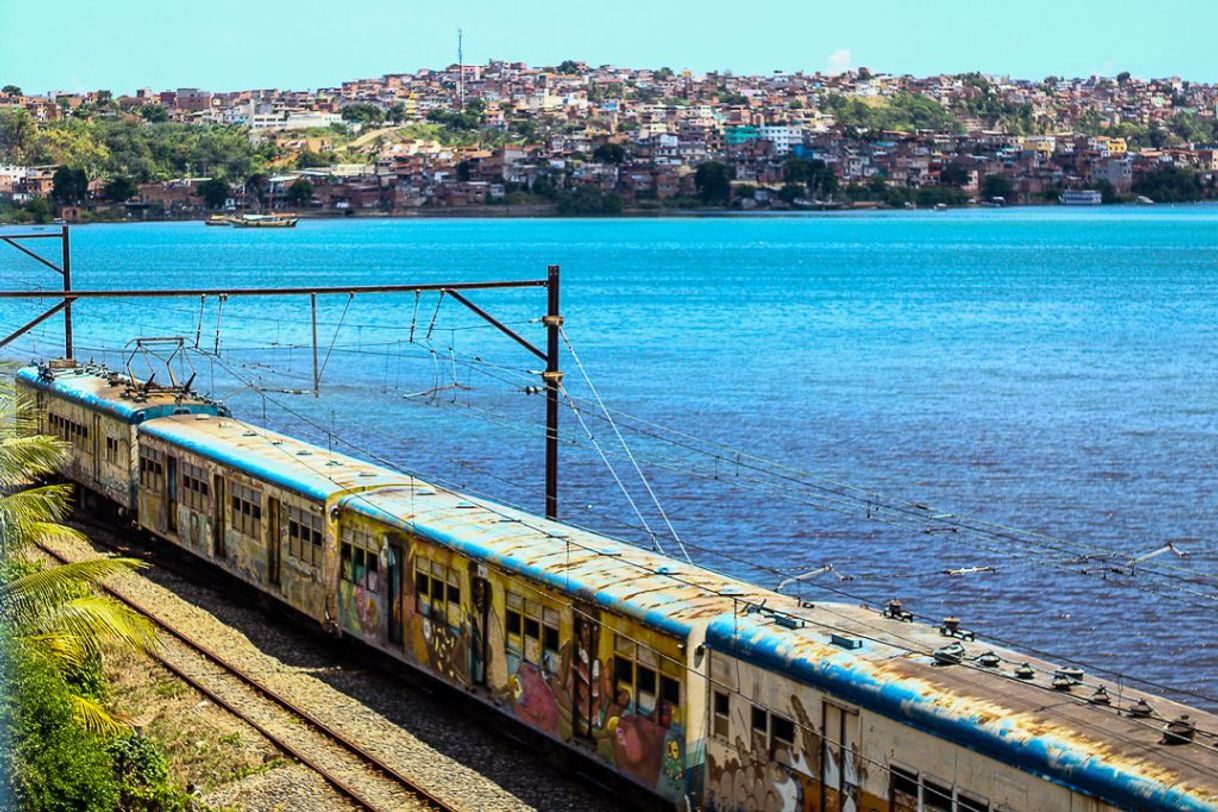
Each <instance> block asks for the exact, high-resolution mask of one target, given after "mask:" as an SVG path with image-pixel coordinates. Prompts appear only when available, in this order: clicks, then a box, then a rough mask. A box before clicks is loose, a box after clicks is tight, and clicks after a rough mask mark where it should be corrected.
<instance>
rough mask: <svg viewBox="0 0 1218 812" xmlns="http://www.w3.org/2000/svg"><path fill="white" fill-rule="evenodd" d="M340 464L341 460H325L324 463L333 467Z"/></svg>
mask: <svg viewBox="0 0 1218 812" xmlns="http://www.w3.org/2000/svg"><path fill="white" fill-rule="evenodd" d="M342 464H343V461H342V460H326V465H329V466H330V467H331V468H335V467H337V466H339V465H342Z"/></svg>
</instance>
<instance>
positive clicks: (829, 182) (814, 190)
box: [783, 158, 838, 200]
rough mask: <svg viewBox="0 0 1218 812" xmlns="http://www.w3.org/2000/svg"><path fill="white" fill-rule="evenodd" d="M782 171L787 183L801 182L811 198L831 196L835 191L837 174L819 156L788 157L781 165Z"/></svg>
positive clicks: (817, 198)
mask: <svg viewBox="0 0 1218 812" xmlns="http://www.w3.org/2000/svg"><path fill="white" fill-rule="evenodd" d="M783 172H784V175H785V176H786V180H787V182H788V183H795V184H803V185H804V186H805V187H807V189H808V193H809V194H811V195H812V197H813V199H816V200H820V199H822V198H824V197H832V196H833V195H834V194H836V193H837V187H838V182H837V175H835V174H834V172H833V170H832V169H831V168H829V165H828V164H826V163H825V162H824V161H822V160H821V159H819V158H813V159H812V160H810V161H809V160H805V159H803V158H788V159H787V162H786V164H785V165H784V166H783Z"/></svg>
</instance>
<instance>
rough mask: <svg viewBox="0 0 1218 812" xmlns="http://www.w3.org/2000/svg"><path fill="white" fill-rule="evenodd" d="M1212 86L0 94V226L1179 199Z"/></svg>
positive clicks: (573, 71) (521, 68) (350, 85)
mask: <svg viewBox="0 0 1218 812" xmlns="http://www.w3.org/2000/svg"><path fill="white" fill-rule="evenodd" d="M1216 111H1218V86H1216V85H1210V84H1201V83H1196V82H1189V81H1186V80H1182V79H1180V78H1178V77H1171V78H1160V79H1141V78H1137V77H1134V76H1131V75H1129V74H1128V73H1126V72H1122V73H1120V74H1118V75H1117V76H1115V77H1111V78H1110V77H1101V76H1092V77H1089V78H1085V79H1080V78H1074V79H1067V78H1061V77H1054V76H1048V77H1045V78H1044V79H1041V80H1030V79H1012V78H1008V77H1000V76H990V75H985V74H980V73H970V74H961V75H940V76H929V77H923V78H917V77H913V76H908V75H905V76H899V75H890V74H884V73H877V72H872V71H870V70H868V69H866V68H859V69H855V70H850V71H846V72H844V73H840V74H836V75H825V74H821V73H804V72H796V73H775V74H773V75H768V76H737V75H733V74H732V73H729V72H722V73H720V72H710V73H705V74H694V73H691V72H689V71H680V72H678V71H674V70H671V69H669V68H660V69H654V70H653V69H633V68H621V67H614V66H608V65H603V66H599V67H593V66H590V65H587V64H585V63H583V62H578V61H566V62H563V63H562V64H560V65H557V66H553V67H530V66H528V65H526V64H524V63H520V62H505V61H491V62H489V63H488V64H486V65H455V64H454V65H450V66H448V67H447V68H444V69H442V70H430V69H422V70H418V71H416V72H414V73H396V74H389V75H385V76H382V77H380V78H375V79H359V80H354V81H349V82H344V83H343V84H342V85H340V86H338V87H327V88H318V89H316V90H311V91H293V90H280V89H275V88H270V89H260V90H244V91H237V92H211V91H207V90H202V89H198V88H178V89H177V90H170V91H154V90H151V89H143V90H139V91H137V92H136V93H134V94H133V95H119V96H116V95H114V94H113V93H111V92H109V91H106V90H96V91H92V92H85V93H70V92H48V93H45V94H43V95H36V94H29V93H26V92H24V91H23V90H22V89H21V88H19V87H15V86H13V85H7V86H5V87H4V88H3V90H2V91H0V219H9V220H12V219H46V218H48V217H51V216H62V217H65V218H66V219H68V220H70V221H81V220H89V219H107V218H132V217H135V218H141V217H142V218H153V217H192V216H199V215H201V214H204V213H206V212H207V211H215V210H238V209H239V210H253V211H261V210H268V211H275V210H284V209H292V210H295V211H299V212H304V213H318V214H323V213H325V214H353V213H370V214H371V213H377V214H407V213H412V212H413V213H424V212H435V213H442V212H445V211H453V212H456V211H460V212H462V213H479V212H484V213H507V212H513V211H519V212H522V213H536V214H542V213H552V212H557V213H561V214H613V213H618V212H620V211H623V210H628V211H637V212H644V211H664V210H680V209H701V208H730V209H740V210H753V209H790V208H827V207H842V206H893V207H902V206H903V207H911V206H943V205H962V204H967V203H987V204H991V205H993V204H1014V203H1046V202H1057V200H1058V199H1059V196H1060V195H1061V193H1062V192H1063V191H1065V190H1070V189H1088V190H1095V191H1097V192H1099V193H1100V195H1101V196H1102V199H1103V201H1104V202H1116V201H1123V200H1126V201H1127V200H1133V199H1135V196H1136V197H1137V199H1139V200H1140V201H1141V202H1150V201H1155V202H1176V201H1189V200H1199V199H1202V198H1205V197H1209V196H1212V195H1214V194H1215V193H1216V189H1218V186H1216V184H1215V173H1216V172H1218V146H1216V144H1218V118H1216Z"/></svg>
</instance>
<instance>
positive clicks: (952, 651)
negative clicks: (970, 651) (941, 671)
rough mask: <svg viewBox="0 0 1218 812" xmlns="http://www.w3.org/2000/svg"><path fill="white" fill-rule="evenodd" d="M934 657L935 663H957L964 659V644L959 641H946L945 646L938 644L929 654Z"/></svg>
mask: <svg viewBox="0 0 1218 812" xmlns="http://www.w3.org/2000/svg"><path fill="white" fill-rule="evenodd" d="M931 656H933V657H934V658H935V665H959V664H960V662H961V661H962V660H963V659H964V646H962V645H960V644H959V643H948V644H947V645H946V646H939V648H937V649H935V651H934V653H933V654H932V655H931Z"/></svg>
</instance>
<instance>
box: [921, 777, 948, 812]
mask: <svg viewBox="0 0 1218 812" xmlns="http://www.w3.org/2000/svg"><path fill="white" fill-rule="evenodd" d="M922 808H923V809H924V810H927V812H952V788H951V787H946V786H944V785H943V784H940V783H938V782H936V781H931V780H930V779H928V778H923V779H922Z"/></svg>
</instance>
